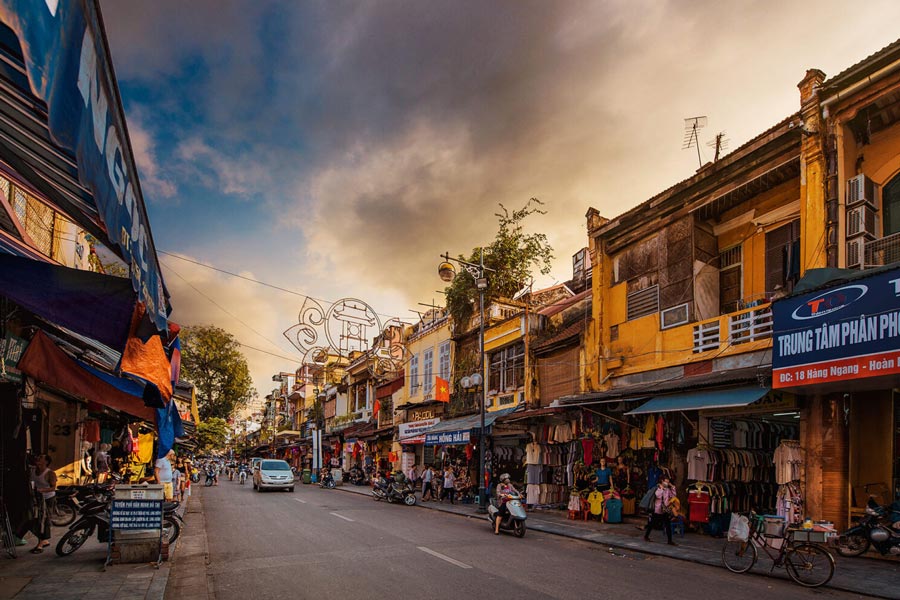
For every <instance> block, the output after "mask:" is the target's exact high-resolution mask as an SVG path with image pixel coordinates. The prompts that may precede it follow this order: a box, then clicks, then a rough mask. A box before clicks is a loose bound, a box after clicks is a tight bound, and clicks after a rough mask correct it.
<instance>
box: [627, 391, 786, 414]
mask: <svg viewBox="0 0 900 600" xmlns="http://www.w3.org/2000/svg"><path fill="white" fill-rule="evenodd" d="M769 391H770V388H767V387H759V386H756V385H752V386H745V387H737V388H730V389H724V390H721V389H720V390H698V391H696V392H686V393H684V394H673V395H671V396H659V397H657V398H653V399H652V400H650V401H649V402H647V403H646V404H642V405H641V406H639V407H638V408H636V409H634V410H632V411H630V412H627V413H625V414H626V415H646V414H650V413H664V412H676V411H680V410H703V409H710V408H733V407H735V406H747V405H748V404H752V403H754V402H756V401H757V400H759V399H760V398H762V397H763V396H765V395H766V394H768V393H769Z"/></svg>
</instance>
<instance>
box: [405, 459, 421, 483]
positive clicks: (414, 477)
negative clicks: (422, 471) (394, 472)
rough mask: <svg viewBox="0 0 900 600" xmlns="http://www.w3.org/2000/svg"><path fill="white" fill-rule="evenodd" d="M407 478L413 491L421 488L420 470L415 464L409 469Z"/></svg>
mask: <svg viewBox="0 0 900 600" xmlns="http://www.w3.org/2000/svg"><path fill="white" fill-rule="evenodd" d="M406 478H407V479H408V480H409V485H410V486H412V489H416V488H417V487H418V486H419V469H418V468H416V465H415V464H414V465H413V466H411V467H410V468H409V471H408V472H407V473H406Z"/></svg>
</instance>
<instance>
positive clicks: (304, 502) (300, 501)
mask: <svg viewBox="0 0 900 600" xmlns="http://www.w3.org/2000/svg"><path fill="white" fill-rule="evenodd" d="M294 500H296V501H297V502H299V503H300V504H306V500H301V499H300V498H294Z"/></svg>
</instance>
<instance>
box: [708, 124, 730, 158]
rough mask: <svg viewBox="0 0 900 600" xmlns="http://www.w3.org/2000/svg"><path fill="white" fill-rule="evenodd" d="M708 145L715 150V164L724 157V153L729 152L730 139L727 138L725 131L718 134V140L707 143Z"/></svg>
mask: <svg viewBox="0 0 900 600" xmlns="http://www.w3.org/2000/svg"><path fill="white" fill-rule="evenodd" d="M706 145H707V146H709V147H710V148H715V150H716V157H715V158H714V159H713V162H719V157H720V156H721V155H722V152H724V151H725V150H728V138H726V137H725V132H724V131H720V132H719V133H717V134H716V139H714V140H712V141H710V142H706Z"/></svg>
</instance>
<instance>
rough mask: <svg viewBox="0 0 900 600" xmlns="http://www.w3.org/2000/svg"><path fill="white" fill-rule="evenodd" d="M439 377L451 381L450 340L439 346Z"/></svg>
mask: <svg viewBox="0 0 900 600" xmlns="http://www.w3.org/2000/svg"><path fill="white" fill-rule="evenodd" d="M438 377H440V378H441V379H443V380H444V381H450V340H447V341H446V342H442V343H441V345H440V346H438Z"/></svg>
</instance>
